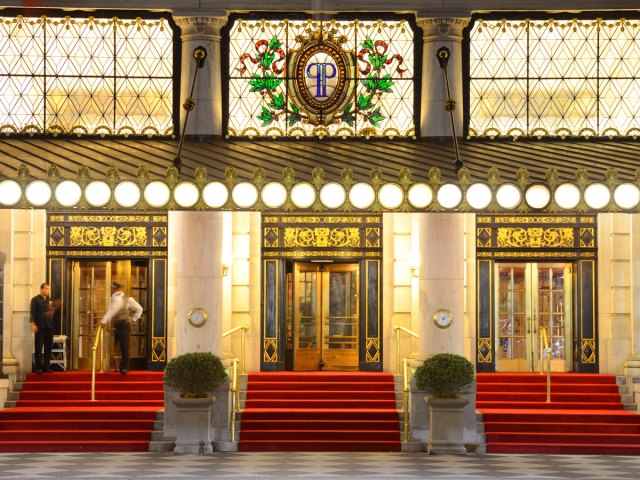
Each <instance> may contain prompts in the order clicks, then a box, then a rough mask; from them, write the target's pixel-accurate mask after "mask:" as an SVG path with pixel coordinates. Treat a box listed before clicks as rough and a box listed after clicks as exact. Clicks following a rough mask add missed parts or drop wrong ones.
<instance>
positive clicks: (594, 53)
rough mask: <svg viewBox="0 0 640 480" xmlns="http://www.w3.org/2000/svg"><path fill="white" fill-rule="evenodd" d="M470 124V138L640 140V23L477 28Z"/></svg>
mask: <svg viewBox="0 0 640 480" xmlns="http://www.w3.org/2000/svg"><path fill="white" fill-rule="evenodd" d="M467 118H468V133H469V135H470V136H472V137H487V136H490V137H492V136H514V137H516V136H531V137H540V136H560V137H566V136H579V137H589V136H633V137H635V136H637V135H639V134H640V22H639V21H638V20H627V19H617V20H604V19H600V18H598V19H575V18H574V19H566V20H556V19H546V20H529V19H523V20H504V19H503V20H489V19H479V20H477V21H476V22H475V24H474V25H473V27H472V28H471V30H470V38H469V102H468V117H467Z"/></svg>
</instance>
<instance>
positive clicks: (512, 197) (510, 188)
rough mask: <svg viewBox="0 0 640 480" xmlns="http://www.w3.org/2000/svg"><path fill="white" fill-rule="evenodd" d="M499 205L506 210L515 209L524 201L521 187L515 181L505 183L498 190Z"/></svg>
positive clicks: (497, 199)
mask: <svg viewBox="0 0 640 480" xmlns="http://www.w3.org/2000/svg"><path fill="white" fill-rule="evenodd" d="M496 201H497V202H498V205H500V206H501V207H502V208H504V209H506V210H513V209H514V208H516V207H517V206H518V205H520V202H521V201H522V193H520V189H519V188H518V187H517V186H516V185H514V184H513V183H505V184H504V185H502V186H500V188H498V190H497V191H496Z"/></svg>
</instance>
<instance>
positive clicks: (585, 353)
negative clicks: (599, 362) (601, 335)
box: [580, 340, 596, 363]
mask: <svg viewBox="0 0 640 480" xmlns="http://www.w3.org/2000/svg"><path fill="white" fill-rule="evenodd" d="M580 351H581V359H582V363H596V341H595V340H582V345H580Z"/></svg>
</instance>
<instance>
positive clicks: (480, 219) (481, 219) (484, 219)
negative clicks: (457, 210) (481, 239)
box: [476, 217, 491, 223]
mask: <svg viewBox="0 0 640 480" xmlns="http://www.w3.org/2000/svg"><path fill="white" fill-rule="evenodd" d="M476 223H491V217H478V219H477V220H476Z"/></svg>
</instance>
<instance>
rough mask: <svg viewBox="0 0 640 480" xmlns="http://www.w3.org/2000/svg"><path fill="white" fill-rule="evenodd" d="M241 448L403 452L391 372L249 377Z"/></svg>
mask: <svg viewBox="0 0 640 480" xmlns="http://www.w3.org/2000/svg"><path fill="white" fill-rule="evenodd" d="M239 448H240V451H244V452H266V451H270V452H271V451H280V452H303V451H304V452H323V451H324V452H329V451H331V452H399V451H400V428H399V418H398V411H397V409H396V399H395V389H394V383H393V375H391V374H390V373H346V372H345V373H341V372H340V373H338V372H336V373H330V372H310V373H307V372H305V373H301V372H300V373H299V372H277V373H267V372H262V373H252V374H250V375H249V382H248V387H247V400H246V408H245V409H244V410H243V412H242V423H241V429H240V445H239Z"/></svg>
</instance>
